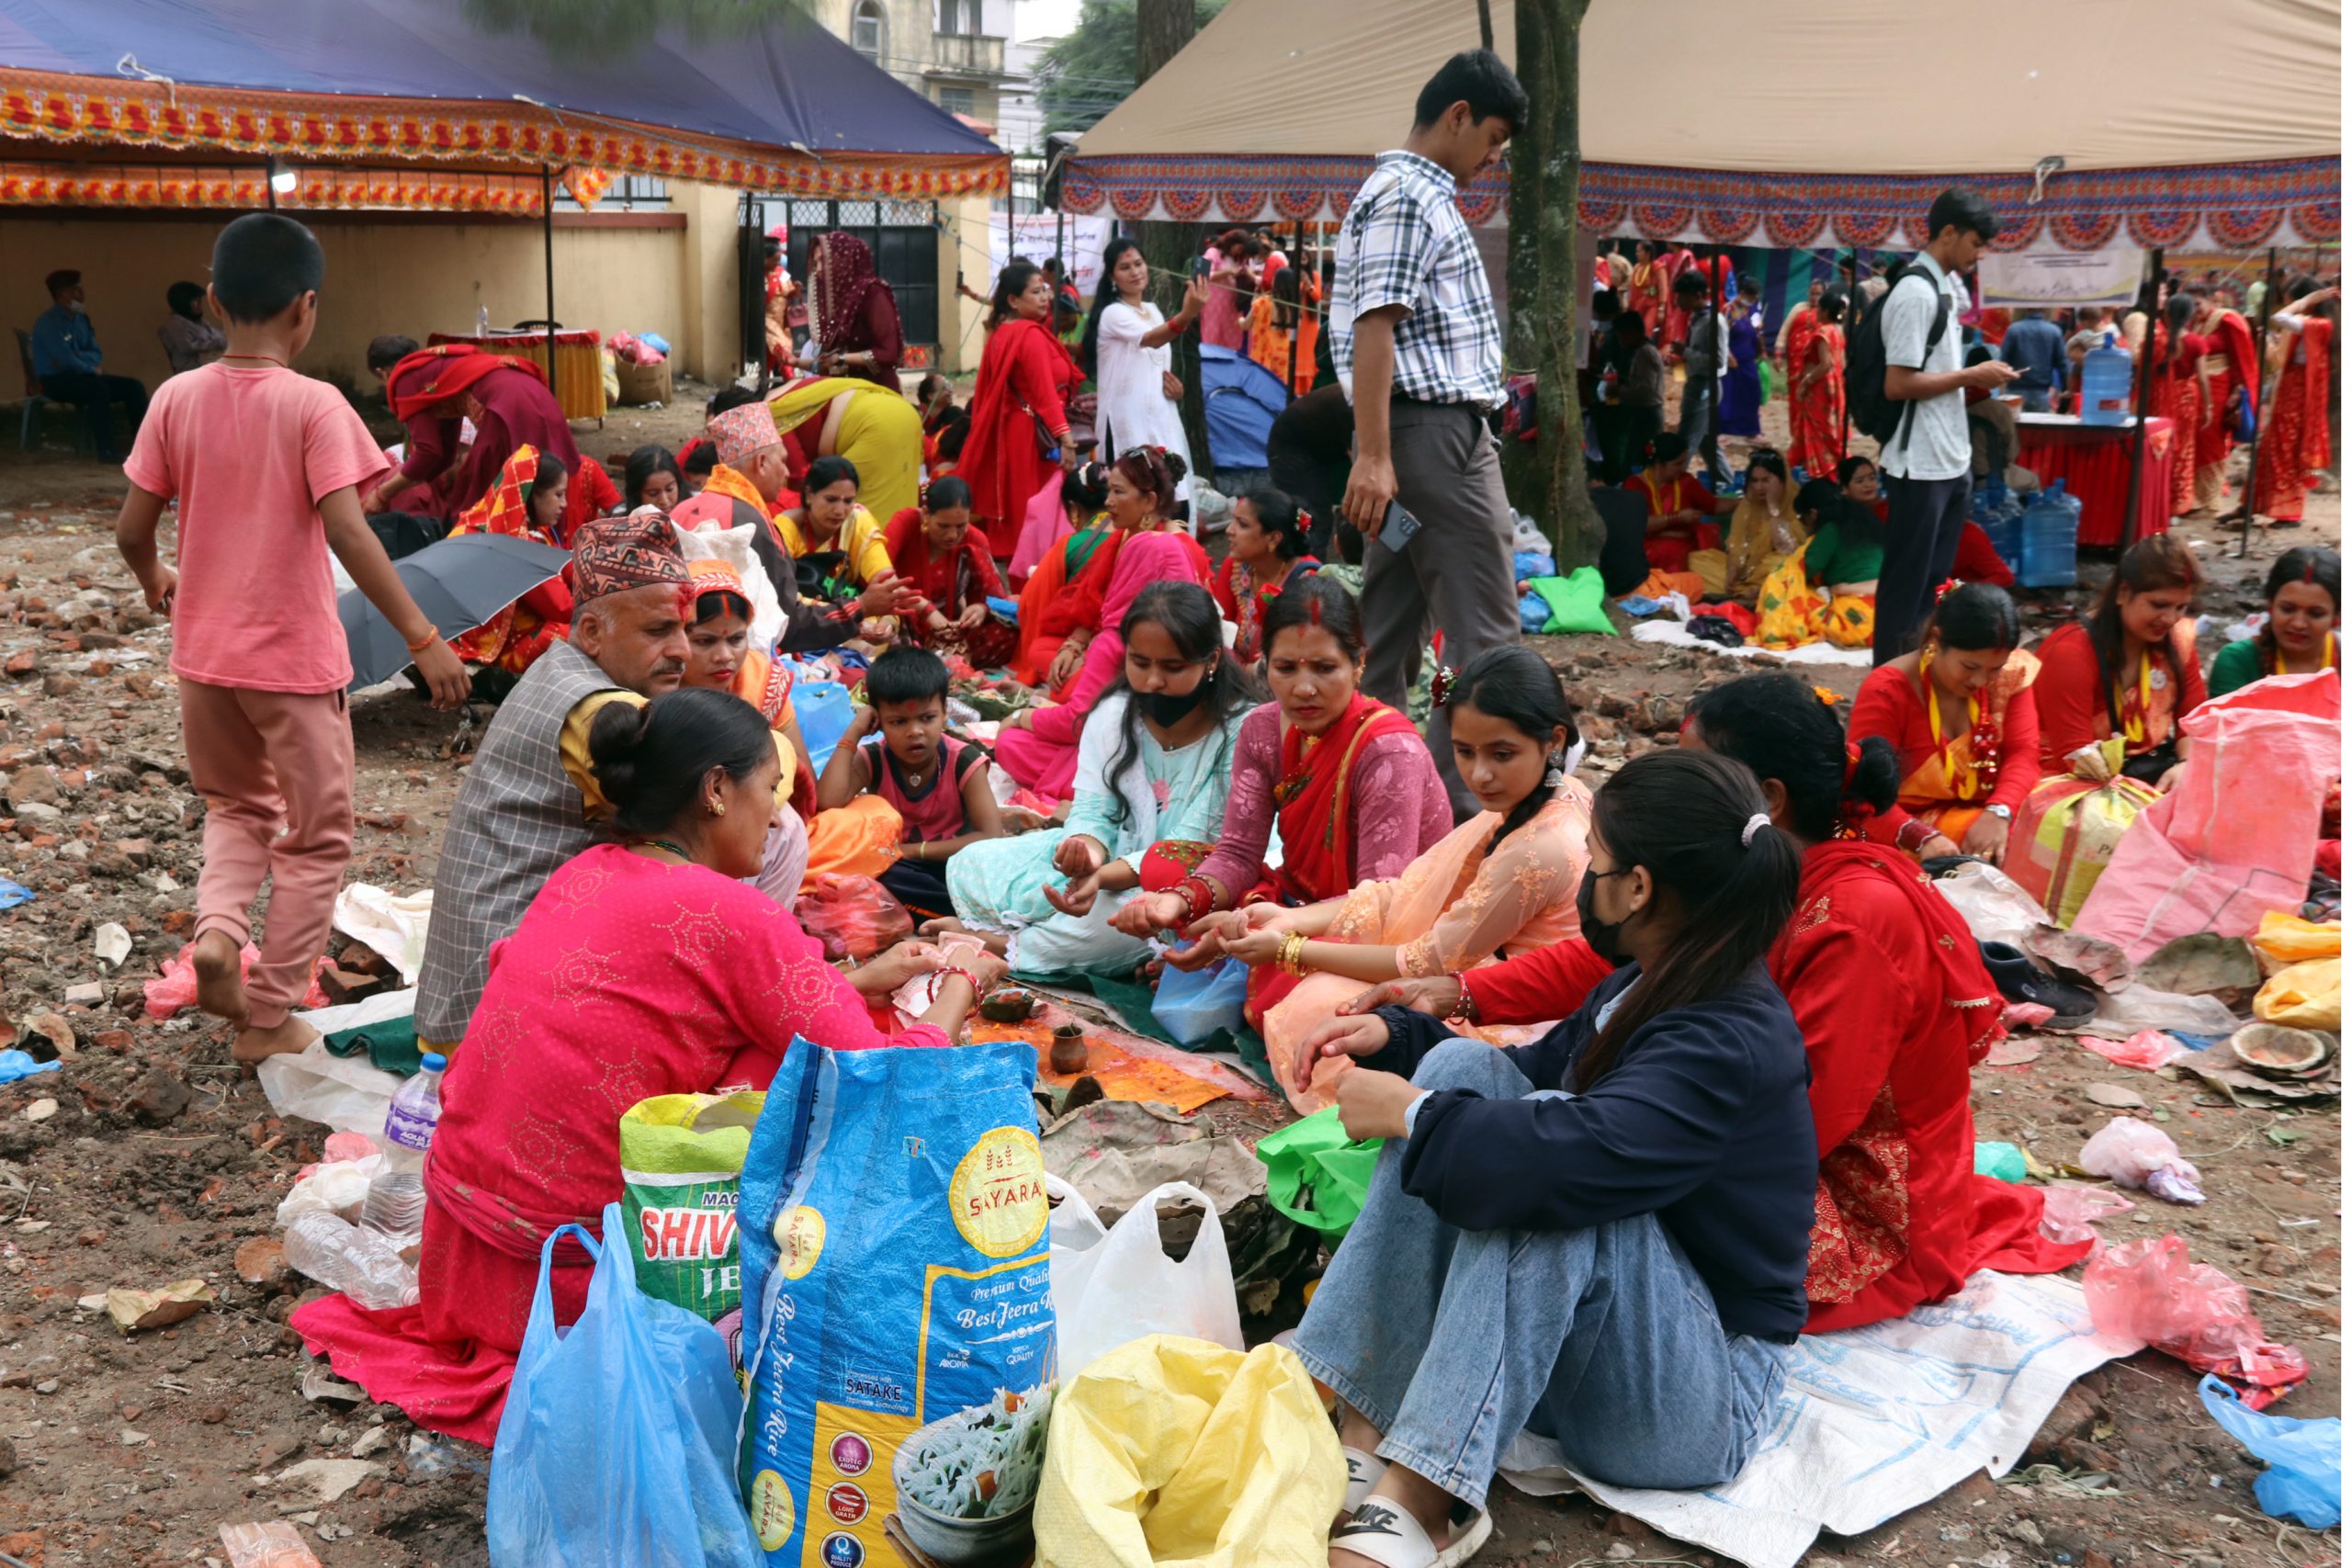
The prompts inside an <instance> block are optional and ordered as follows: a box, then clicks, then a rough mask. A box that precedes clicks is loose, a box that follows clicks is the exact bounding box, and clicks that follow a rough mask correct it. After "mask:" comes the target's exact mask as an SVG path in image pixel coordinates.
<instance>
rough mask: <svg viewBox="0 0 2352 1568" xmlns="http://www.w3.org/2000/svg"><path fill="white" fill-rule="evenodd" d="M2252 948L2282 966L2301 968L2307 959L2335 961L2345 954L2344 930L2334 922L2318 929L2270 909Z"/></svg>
mask: <svg viewBox="0 0 2352 1568" xmlns="http://www.w3.org/2000/svg"><path fill="white" fill-rule="evenodd" d="M2254 945H2255V947H2256V950H2257V951H2259V952H2260V953H2262V955H2263V956H2264V957H2265V958H2275V959H2277V960H2278V962H2279V963H2281V964H2301V962H2303V960H2305V959H2307V958H2337V957H2341V956H2342V955H2343V953H2344V927H2343V925H2342V924H2341V923H2340V922H2338V921H2335V920H2330V921H2329V922H2328V923H2327V924H2325V925H2321V924H2319V923H2318V922H2317V921H2314V920H2307V919H2303V918H2302V917H2301V915H2282V914H2280V913H2279V912H2278V910H2276V909H2269V910H2266V911H2264V913H2263V916H2262V927H2261V929H2260V930H2259V931H2256V932H2255V933H2254Z"/></svg>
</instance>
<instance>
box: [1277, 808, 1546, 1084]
mask: <svg viewBox="0 0 2352 1568" xmlns="http://www.w3.org/2000/svg"><path fill="white" fill-rule="evenodd" d="M1500 826H1502V818H1501V817H1500V816H1499V815H1498V814H1497V813H1495V812H1492V811H1482V812H1480V813H1478V815H1477V816H1476V817H1473V818H1470V820H1469V821H1467V822H1464V824H1462V826H1460V827H1459V828H1456V829H1453V831H1452V832H1451V833H1448V834H1447V835H1446V836H1445V837H1444V838H1442V839H1440V840H1438V841H1437V842H1436V843H1435V844H1433V845H1431V846H1430V848H1429V849H1427V850H1425V851H1423V852H1421V853H1420V854H1419V856H1417V857H1415V859H1414V861H1413V863H1411V864H1410V865H1408V866H1407V867H1406V868H1405V869H1404V871H1403V872H1401V873H1400V874H1397V876H1395V877H1392V878H1387V879H1385V880H1381V881H1374V882H1365V883H1363V884H1361V885H1359V886H1357V887H1355V888H1354V889H1353V890H1352V891H1351V892H1350V893H1349V894H1348V895H1347V897H1346V898H1345V900H1344V901H1343V902H1342V903H1341V904H1340V913H1339V916H1338V918H1337V919H1334V920H1333V921H1332V922H1331V927H1330V930H1329V931H1328V932H1326V933H1325V934H1324V936H1323V937H1321V938H1319V939H1317V940H1320V941H1325V942H1358V943H1362V944H1364V945H1366V946H1375V947H1394V948H1396V949H1397V967H1398V968H1399V970H1400V971H1401V972H1402V973H1403V975H1404V976H1406V977H1407V978H1421V977H1427V976H1438V975H1458V974H1461V973H1462V972H1463V971H1464V970H1465V969H1475V968H1476V967H1478V966H1479V965H1481V964H1491V963H1493V962H1495V960H1496V957H1497V955H1498V954H1499V955H1501V956H1503V957H1506V958H1508V957H1515V956H1517V955H1518V954H1520V953H1528V952H1532V951H1533V950H1534V949H1536V948H1539V947H1549V946H1551V945H1552V944H1554V943H1555V942H1566V941H1567V940H1569V939H1570V938H1572V937H1574V936H1576V935H1577V932H1578V927H1577V883H1578V882H1580V881H1582V880H1583V877H1584V870H1585V863H1586V861H1587V859H1588V858H1589V855H1588V851H1587V850H1586V847H1585V844H1586V838H1587V835H1588V834H1589V831H1590V829H1591V826H1592V795H1591V792H1590V791H1589V790H1587V789H1586V788H1585V786H1584V785H1582V784H1578V783H1577V781H1575V780H1574V779H1570V780H1568V781H1567V782H1566V783H1565V784H1561V785H1560V787H1559V789H1558V790H1557V791H1556V792H1555V793H1554V795H1553V796H1552V798H1551V799H1550V800H1548V801H1546V802H1545V803H1544V806H1543V807H1541V808H1540V809H1538V810H1537V811H1536V813H1535V815H1534V816H1533V817H1532V818H1529V819H1528V821H1527V822H1526V823H1525V824H1524V825H1523V826H1521V828H1520V829H1519V830H1518V831H1517V832H1515V833H1512V834H1511V835H1510V837H1509V838H1507V839H1505V840H1503V841H1502V842H1501V843H1499V844H1494V845H1493V846H1492V847H1491V848H1489V840H1492V839H1493V838H1494V835H1495V829H1498V828H1499V827H1500ZM1364 988H1365V983H1364V982H1363V981H1362V980H1351V979H1348V978H1346V977H1344V976H1339V975H1325V974H1314V975H1309V976H1306V978H1304V979H1302V980H1300V981H1299V982H1298V983H1297V985H1296V986H1295V987H1292V989H1291V991H1290V994H1289V995H1288V996H1286V997H1283V998H1282V999H1281V1000H1280V1001H1278V1002H1276V1003H1275V1004H1274V1005H1273V1006H1272V1007H1270V1008H1268V1009H1267V1010H1266V1013H1265V1019H1264V1028H1263V1033H1264V1035H1265V1041H1266V1057H1267V1060H1268V1062H1269V1063H1270V1065H1271V1066H1272V1067H1273V1069H1274V1072H1275V1075H1276V1081H1277V1082H1279V1083H1280V1084H1282V1086H1283V1092H1284V1093H1286V1094H1288V1095H1289V1096H1290V1099H1291V1103H1292V1104H1293V1105H1295V1107H1297V1109H1298V1111H1299V1113H1300V1114H1301V1115H1310V1114H1312V1113H1313V1112H1315V1111H1320V1110H1321V1109H1323V1107H1325V1106H1327V1105H1329V1104H1330V1103H1332V1101H1333V1100H1334V1099H1335V1098H1336V1097H1337V1090H1336V1089H1335V1088H1334V1087H1333V1086H1334V1085H1335V1084H1336V1083H1337V1081H1338V1079H1339V1076H1340V1063H1338V1062H1337V1061H1330V1062H1325V1063H1322V1064H1320V1065H1319V1066H1317V1069H1316V1072H1315V1079H1314V1082H1313V1084H1312V1085H1311V1086H1310V1087H1309V1088H1308V1089H1306V1090H1305V1091H1304V1092H1301V1091H1299V1090H1298V1089H1294V1088H1293V1087H1292V1081H1291V1080H1292V1072H1293V1069H1294V1065H1295V1063H1296V1061H1297V1059H1298V1049H1299V1046H1300V1044H1301V1043H1303V1042H1304V1041H1305V1040H1306V1036H1307V1034H1308V1033H1309V1032H1312V1031H1313V1030H1314V1028H1315V1027H1316V1026H1317V1024H1319V1023H1321V1022H1323V1021H1325V1020H1326V1019H1329V1018H1330V1017H1331V1016H1332V1015H1333V1013H1334V1012H1335V1011H1336V1010H1337V1009H1338V1007H1339V1005H1340V1003H1341V1002H1344V1001H1346V1000H1347V999H1348V998H1351V997H1353V996H1356V995H1357V994H1359V993H1360V992H1362V991H1363V989H1364ZM1550 1027H1551V1025H1550V1024H1548V1023H1536V1024H1524V1025H1502V1024H1488V1025H1484V1026H1473V1025H1470V1024H1466V1023H1456V1024H1454V1025H1453V1028H1454V1029H1455V1031H1456V1032H1459V1033H1462V1034H1464V1035H1475V1036H1476V1037H1477V1038H1478V1039H1481V1040H1484V1041H1486V1042H1487V1043H1488V1044H1491V1045H1519V1044H1523V1043H1526V1042H1527V1041H1530V1040H1532V1039H1535V1038H1536V1037H1537V1036H1539V1035H1541V1034H1543V1033H1544V1032H1545V1031H1546V1030H1548V1029H1549V1028H1550Z"/></svg>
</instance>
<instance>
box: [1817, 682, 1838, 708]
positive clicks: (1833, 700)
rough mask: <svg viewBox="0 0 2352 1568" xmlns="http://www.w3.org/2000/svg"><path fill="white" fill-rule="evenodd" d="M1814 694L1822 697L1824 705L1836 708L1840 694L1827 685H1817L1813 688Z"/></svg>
mask: <svg viewBox="0 0 2352 1568" xmlns="http://www.w3.org/2000/svg"><path fill="white" fill-rule="evenodd" d="M1813 694H1814V695H1815V696H1816V697H1819V698H1820V699H1821V705H1822V706H1823V707H1826V708H1834V707H1836V706H1837V705H1838V694H1837V693H1835V692H1833V691H1831V690H1830V689H1829V688H1828V687H1826V686H1815V688H1814V689H1813Z"/></svg>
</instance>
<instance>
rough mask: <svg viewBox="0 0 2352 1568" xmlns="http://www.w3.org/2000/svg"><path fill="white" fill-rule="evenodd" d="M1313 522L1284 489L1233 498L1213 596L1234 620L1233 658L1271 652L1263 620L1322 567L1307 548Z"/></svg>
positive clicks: (1251, 659)
mask: <svg viewBox="0 0 2352 1568" xmlns="http://www.w3.org/2000/svg"><path fill="white" fill-rule="evenodd" d="M1312 523H1313V519H1312V518H1310V517H1309V516H1308V515H1307V512H1306V508H1305V507H1303V506H1301V505H1300V504H1299V503H1298V502H1295V501H1294V500H1292V499H1291V498H1290V497H1289V496H1288V495H1286V494H1284V493H1283V491H1278V490H1253V491H1250V493H1249V494H1247V495H1238V496H1236V497H1234V498H1233V522H1232V524H1231V525H1230V526H1229V527H1227V529H1226V534H1225V559H1223V560H1222V561H1220V562H1218V563H1217V569H1216V577H1214V578H1212V579H1211V580H1210V581H1209V594H1210V596H1211V597H1212V598H1214V599H1215V600H1216V607H1217V613H1218V614H1219V615H1223V616H1224V617H1225V618H1226V619H1227V621H1230V622H1231V623H1232V624H1233V628H1234V636H1233V657H1234V658H1236V659H1238V660H1241V662H1242V663H1244V664H1255V663H1257V662H1258V656H1259V655H1260V654H1261V653H1263V652H1265V650H1266V649H1265V637H1264V633H1263V625H1262V623H1263V622H1264V620H1265V616H1266V612H1267V611H1268V610H1271V609H1272V608H1273V604H1274V601H1275V600H1277V599H1279V598H1281V597H1282V596H1283V589H1285V588H1288V587H1289V586H1290V585H1291V584H1292V583H1294V582H1296V581H1298V580H1299V579H1300V578H1302V577H1305V576H1306V575H1307V574H1308V573H1310V572H1314V571H1319V570H1322V567H1323V563H1322V562H1321V561H1319V560H1317V559H1316V558H1315V557H1314V555H1313V554H1312V553H1311V552H1310V551H1309V550H1308V549H1307V547H1306V530H1307V529H1308V527H1309V526H1311V525H1312Z"/></svg>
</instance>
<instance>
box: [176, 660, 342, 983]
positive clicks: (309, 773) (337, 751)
mask: <svg viewBox="0 0 2352 1568" xmlns="http://www.w3.org/2000/svg"><path fill="white" fill-rule="evenodd" d="M180 730H181V736H182V739H183V741H184V743H185V744H186V746H187V773H188V781H189V782H190V783H191V784H194V785H195V786H196V792H197V793H198V795H202V796H203V797H204V805H205V817H204V870H203V872H202V873H201V874H199V875H198V877H197V881H196V934H197V935H198V936H202V935H203V934H204V933H205V932H206V931H226V932H227V933H228V934H229V935H230V936H231V937H232V939H234V940H235V942H237V944H238V945H239V946H241V947H242V946H243V945H244V943H245V942H248V941H250V940H251V939H252V936H253V919H252V908H253V902H254V898H255V897H257V896H258V895H259V894H260V892H261V886H262V883H263V881H264V880H265V879H266V880H267V881H268V883H269V929H268V931H267V932H266V935H265V936H264V938H263V941H262V947H261V962H260V963H258V964H254V970H253V974H252V976H250V980H249V984H248V986H247V989H246V995H247V997H248V998H249V1000H250V1001H251V1003H252V1007H253V1020H252V1021H253V1024H254V1027H255V1028H259V1029H271V1028H275V1027H276V1026H277V1025H278V1024H280V1023H282V1022H284V1021H285V1020H286V1014H287V1010H288V1009H289V1008H291V1007H292V1006H293V1005H294V1004H295V1003H297V1002H299V1001H300V1000H301V999H302V997H303V995H304V994H305V993H306V992H308V991H309V990H310V988H311V971H312V970H314V969H315V968H316V967H317V966H318V960H319V955H320V954H321V953H323V952H325V951H326V942H327V932H328V931H329V929H330V928H331V927H332V925H333V924H334V897H335V893H336V891H337V889H339V888H340V887H341V886H343V873H344V868H345V866H347V865H349V864H350V863H351V790H352V764H351V715H350V713H349V710H348V709H347V708H346V707H345V698H344V694H343V693H341V692H320V693H293V692H256V691H253V690H250V689H248V688H246V687H243V686H212V685H207V684H206V683H205V682H201V681H189V680H186V679H183V680H182V681H181V682H180Z"/></svg>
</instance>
